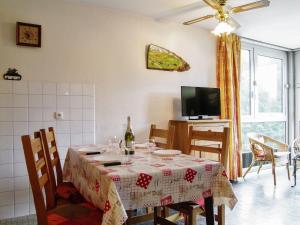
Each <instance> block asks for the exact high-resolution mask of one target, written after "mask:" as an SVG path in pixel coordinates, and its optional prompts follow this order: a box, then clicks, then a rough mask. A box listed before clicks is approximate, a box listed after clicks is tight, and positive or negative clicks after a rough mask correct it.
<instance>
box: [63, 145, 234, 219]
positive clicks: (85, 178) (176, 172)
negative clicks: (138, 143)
mask: <svg viewBox="0 0 300 225" xmlns="http://www.w3.org/2000/svg"><path fill="white" fill-rule="evenodd" d="M111 162H118V163H117V165H110V164H108V165H107V164H106V163H111ZM63 175H64V179H65V180H66V181H70V182H72V183H73V184H74V186H75V187H76V188H77V189H78V190H79V192H80V194H81V195H82V196H83V197H84V198H85V199H86V200H87V201H89V202H91V203H92V204H94V205H95V206H96V207H98V208H99V209H101V210H102V211H103V219H102V225H122V224H124V223H125V222H126V220H127V218H128V216H127V213H126V210H133V209H140V208H147V207H158V206H166V205H169V204H173V203H180V202H186V201H194V202H199V203H200V202H201V201H202V202H203V199H207V198H213V204H214V206H220V205H226V206H228V207H229V208H230V209H233V208H234V207H235V205H236V203H237V198H236V196H235V194H234V191H233V189H232V185H231V183H230V182H229V180H228V178H227V175H226V172H225V169H224V167H223V166H222V164H221V163H220V162H216V161H211V160H207V159H203V158H197V157H195V156H192V155H187V154H174V155H159V154H155V151H153V150H149V149H136V151H135V154H134V155H125V154H124V152H123V151H120V150H117V149H111V148H110V147H109V146H105V145H94V144H91V145H81V146H72V147H70V148H69V149H68V152H67V155H66V159H65V163H64V169H63Z"/></svg>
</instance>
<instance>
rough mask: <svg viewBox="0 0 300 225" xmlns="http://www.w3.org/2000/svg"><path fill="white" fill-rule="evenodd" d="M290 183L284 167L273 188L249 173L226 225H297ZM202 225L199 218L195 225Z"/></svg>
mask: <svg viewBox="0 0 300 225" xmlns="http://www.w3.org/2000/svg"><path fill="white" fill-rule="evenodd" d="M290 184H291V183H289V182H288V179H287V175H286V170H285V169H284V168H279V169H278V170H277V187H274V185H273V179H272V174H271V173H270V170H268V171H262V172H261V174H260V175H259V176H257V175H256V173H250V174H249V175H247V177H246V180H245V181H243V180H241V182H239V183H238V184H234V190H235V193H236V195H237V197H238V199H239V202H238V204H237V206H236V207H235V208H234V210H232V211H230V210H229V209H227V211H226V225H300V182H299V185H298V186H297V187H296V188H291V187H290ZM200 220H201V221H200ZM144 224H147V225H150V224H153V223H152V222H150V223H144ZM202 224H205V222H203V219H201V218H199V222H198V225H202ZM0 225H36V220H35V216H34V215H33V216H28V217H20V218H16V219H9V220H2V221H0Z"/></svg>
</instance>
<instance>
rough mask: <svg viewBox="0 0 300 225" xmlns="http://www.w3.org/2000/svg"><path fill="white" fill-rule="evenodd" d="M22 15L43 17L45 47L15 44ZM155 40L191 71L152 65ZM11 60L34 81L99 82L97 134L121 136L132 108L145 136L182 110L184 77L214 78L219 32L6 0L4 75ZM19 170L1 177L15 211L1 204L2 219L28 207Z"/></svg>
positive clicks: (1, 5)
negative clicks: (148, 55)
mask: <svg viewBox="0 0 300 225" xmlns="http://www.w3.org/2000/svg"><path fill="white" fill-rule="evenodd" d="M17 21H20V22H28V23H36V24H41V25H42V48H30V47H20V46H16V44H15V23H16V22H17ZM150 43H153V44H157V45H160V46H163V47H165V48H168V49H170V50H172V51H174V52H176V53H177V54H179V55H180V56H181V57H183V58H184V59H185V60H186V61H187V62H188V63H189V64H190V66H191V69H190V71H188V72H183V73H177V72H164V71H155V70H147V69H146V66H145V47H146V45H147V44H150ZM9 67H15V68H17V69H18V70H19V72H20V74H21V75H23V79H24V80H28V81H30V82H32V81H48V82H55V83H70V84H72V83H74V84H81V83H90V84H94V85H95V106H96V114H95V119H96V135H95V136H96V141H97V142H99V143H103V142H106V141H107V139H108V137H110V136H113V135H117V136H119V137H122V136H123V132H124V124H125V122H126V116H127V115H131V116H132V121H133V127H134V131H135V133H136V136H137V139H138V140H143V139H145V138H146V137H147V135H148V130H149V125H150V123H156V124H158V125H160V126H164V127H165V126H166V125H167V122H168V120H169V119H174V118H178V117H180V86H181V85H195V86H215V38H214V37H213V36H212V35H211V34H210V33H209V32H208V31H205V30H200V29H195V28H192V27H184V26H182V25H179V24H171V23H162V22H156V21H153V20H152V19H150V18H146V17H142V16H138V15H130V14H128V13H123V12H119V11H113V10H109V9H102V8H99V7H97V6H93V5H83V4H79V3H70V2H63V1H59V0H26V1H25V0H23V1H21V0H1V1H0V74H1V76H2V74H4V73H5V72H6V70H7V69H8V68H9ZM2 84H5V83H3V82H2ZM1 88H3V85H1ZM4 88H5V85H4ZM11 129H13V128H11ZM2 144H3V143H0V145H2ZM10 149H13V148H10ZM10 155H11V154H10ZM11 160H12V162H10V163H14V161H15V159H14V158H13V159H11ZM4 163H5V162H4ZM12 176H13V177H12ZM16 177H17V176H15V174H12V175H11V176H10V178H14V179H11V180H12V183H3V185H1V184H0V190H2V189H1V188H6V187H8V186H9V187H12V189H13V190H14V191H15V193H14V194H12V196H10V197H11V198H10V200H11V201H12V202H13V203H14V204H15V205H14V207H15V209H14V210H15V212H11V210H10V208H7V207H6V208H5V207H4V208H3V207H2V208H1V207H0V219H1V218H4V217H10V216H17V215H22V214H24V212H25V213H26V209H27V208H26V207H27V203H24V205H23V206H24V208H22V209H23V210H21V211H20V208H18V206H17V205H16V203H18V202H20V201H21V200H22V199H23V198H24V197H25V198H26V199H28V197H27V196H28V193H27V192H26V193H25V194H24V195H19V193H18V192H17V191H16V189H15V188H14V186H16V185H17V184H14V182H15V180H17V178H16ZM27 182H28V180H25V179H24V183H25V184H26V183H27ZM22 188H23V186H22ZM24 188H25V187H24ZM7 196H8V195H6V194H5V193H4V194H3V195H0V201H1V202H2V203H3V202H4V203H5V201H6V200H7ZM10 204H11V203H10ZM22 204H23V203H22ZM24 209H25V210H24ZM27 212H28V211H27Z"/></svg>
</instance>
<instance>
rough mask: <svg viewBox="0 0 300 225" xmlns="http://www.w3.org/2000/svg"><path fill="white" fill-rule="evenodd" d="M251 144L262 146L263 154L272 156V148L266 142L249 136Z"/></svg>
mask: <svg viewBox="0 0 300 225" xmlns="http://www.w3.org/2000/svg"><path fill="white" fill-rule="evenodd" d="M251 144H256V145H258V146H260V147H261V148H262V151H263V152H264V154H265V155H272V156H273V148H272V147H271V146H269V145H267V144H264V143H262V142H259V141H257V140H255V139H252V138H251Z"/></svg>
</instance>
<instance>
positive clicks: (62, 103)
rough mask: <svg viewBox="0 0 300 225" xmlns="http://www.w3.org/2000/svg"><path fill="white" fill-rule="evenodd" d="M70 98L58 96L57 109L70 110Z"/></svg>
mask: <svg viewBox="0 0 300 225" xmlns="http://www.w3.org/2000/svg"><path fill="white" fill-rule="evenodd" d="M69 107H70V96H60V95H58V96H57V108H69Z"/></svg>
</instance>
